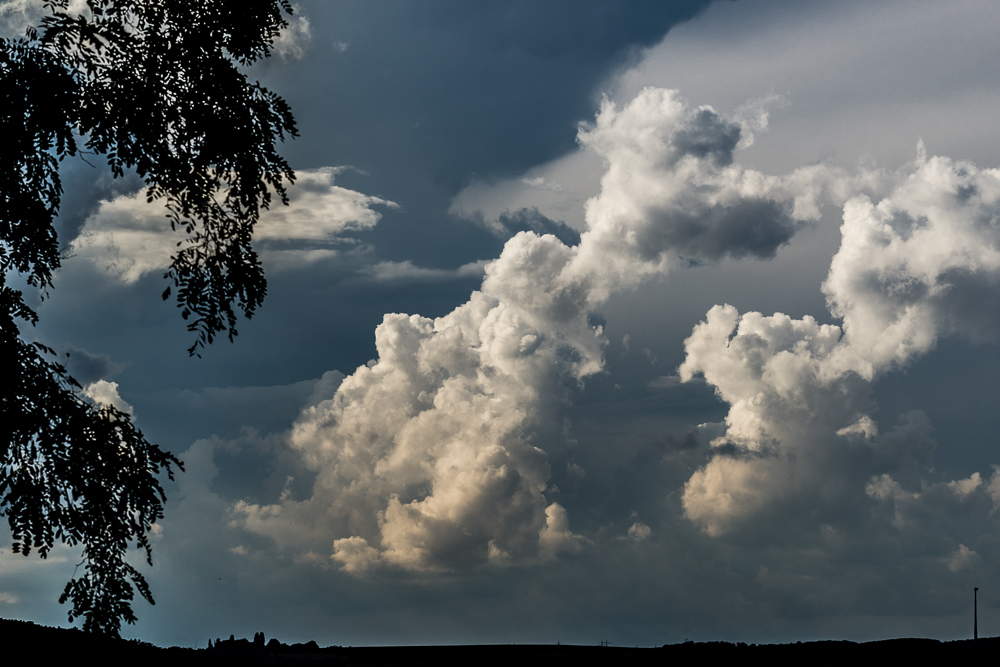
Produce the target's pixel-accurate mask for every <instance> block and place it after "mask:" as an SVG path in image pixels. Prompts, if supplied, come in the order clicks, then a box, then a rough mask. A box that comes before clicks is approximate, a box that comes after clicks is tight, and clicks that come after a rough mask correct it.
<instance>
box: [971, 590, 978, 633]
mask: <svg viewBox="0 0 1000 667" xmlns="http://www.w3.org/2000/svg"><path fill="white" fill-rule="evenodd" d="M972 639H973V640H975V641H977V642H978V641H979V588H978V587H977V588H973V589H972Z"/></svg>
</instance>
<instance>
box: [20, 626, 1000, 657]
mask: <svg viewBox="0 0 1000 667" xmlns="http://www.w3.org/2000/svg"><path fill="white" fill-rule="evenodd" d="M998 657H1000V638H997V637H991V638H986V639H980V640H979V641H978V642H974V641H972V640H967V641H952V642H940V641H937V640H934V639H888V640H883V641H875V642H865V643H861V644H859V643H856V642H849V641H817V642H796V643H794V644H744V643H737V644H732V643H728V642H686V643H683V644H667V645H665V646H661V647H658V648H636V647H627V646H598V645H595V646H573V645H565V644H562V645H552V644H544V645H539V644H499V645H482V646H392V647H344V646H329V647H326V648H320V646H319V645H318V644H317V643H316V642H314V641H311V642H307V643H305V644H284V643H282V642H280V641H278V640H277V639H274V638H272V639H270V640H269V641H266V642H265V638H264V633H262V632H258V633H257V634H256V635H254V638H253V639H252V640H250V639H236V638H235V637H233V636H232V635H230V637H229V639H215V640H211V641H208V642H206V647H205V648H197V649H196V648H180V647H176V646H174V647H171V648H161V647H159V646H154V645H153V644H149V643H147V642H142V641H138V640H134V639H133V640H126V639H110V638H106V637H102V636H99V635H93V634H88V633H84V632H82V631H80V630H78V629H76V628H71V629H65V628H50V627H46V626H42V625H36V624H34V623H30V622H27V621H9V620H4V619H0V662H2V664H4V665H7V664H10V665H20V664H53V663H55V662H57V661H58V662H61V663H65V664H71V665H74V667H76V666H90V665H126V664H127V665H130V667H154V666H158V665H184V666H185V667H188V666H191V667H198V666H200V665H234V666H235V665H310V666H312V665H316V666H321V665H337V666H338V667H352V666H355V665H357V666H358V667H390V666H393V667H397V666H403V665H414V666H417V667H420V666H424V665H426V666H427V667H432V666H433V667H439V666H440V665H442V664H470V665H477V667H478V666H479V665H484V666H487V667H489V666H493V665H496V666H497V667H499V666H501V665H503V666H504V667H510V666H511V665H516V666H517V667H531V666H533V665H539V666H544V667H552V665H553V663H557V664H560V665H566V664H568V665H574V664H575V665H580V666H581V667H583V666H584V665H591V664H602V665H603V664H614V665H625V666H627V665H641V666H644V665H650V666H653V665H655V666H656V667H665V666H669V665H685V664H698V663H700V662H702V661H706V660H734V659H735V660H742V661H754V662H759V661H767V662H766V663H765V664H768V665H769V667H770V666H771V665H796V666H797V667H798V666H800V665H810V666H811V665H843V664H850V665H852V667H853V666H854V665H876V664H878V665H910V664H912V665H982V664H991V665H996V663H997V662H998Z"/></svg>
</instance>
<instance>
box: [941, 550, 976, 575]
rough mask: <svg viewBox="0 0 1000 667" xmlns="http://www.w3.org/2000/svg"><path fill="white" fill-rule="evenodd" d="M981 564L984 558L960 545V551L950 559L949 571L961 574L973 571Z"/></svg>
mask: <svg viewBox="0 0 1000 667" xmlns="http://www.w3.org/2000/svg"><path fill="white" fill-rule="evenodd" d="M981 562H982V558H980V556H979V554H977V553H976V552H975V551H973V550H972V549H970V548H969V547H967V546H965V545H964V544H959V545H958V549H957V550H956V551H955V553H953V554H952V555H951V557H950V558H949V559H948V569H949V570H951V571H952V572H961V571H962V570H968V569H971V568H973V567H975V566H977V565H979V563H981Z"/></svg>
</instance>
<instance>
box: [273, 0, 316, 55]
mask: <svg viewBox="0 0 1000 667" xmlns="http://www.w3.org/2000/svg"><path fill="white" fill-rule="evenodd" d="M292 8H293V9H294V10H295V13H294V14H293V15H292V16H291V17H287V18H288V25H287V26H285V27H284V28H282V29H281V32H279V33H278V36H277V38H275V40H274V45H273V49H274V52H275V53H276V54H277V55H278V56H279V57H280V58H282V59H284V60H301V59H302V56H304V55H305V54H306V50H307V49H308V48H309V45H310V44H311V43H312V28H311V27H310V26H309V19H308V18H306V17H305V16H303V15H302V10H301V8H300V7H299V6H298V5H292Z"/></svg>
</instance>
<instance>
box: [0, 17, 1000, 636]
mask: <svg viewBox="0 0 1000 667" xmlns="http://www.w3.org/2000/svg"><path fill="white" fill-rule="evenodd" d="M934 7H936V5H930V4H928V5H926V6H925V5H923V4H920V3H918V4H917V5H914V4H913V3H905V2H904V3H887V4H886V5H884V6H881V7H880V8H878V9H873V8H871V7H869V5H867V4H860V3H843V4H842V5H840V6H838V7H837V8H829V7H827V6H826V5H819V4H812V3H805V4H804V5H803V4H802V3H790V4H787V5H786V4H785V3H765V4H761V3H753V2H748V3H742V2H741V3H717V4H713V5H711V6H710V7H707V10H706V8H705V6H703V5H702V4H696V3H692V4H691V5H681V4H671V5H670V7H669V8H667V9H664V8H662V6H661V3H650V4H649V5H646V4H632V5H626V6H620V5H619V4H617V3H615V4H612V3H607V4H605V3H582V4H580V3H565V4H562V3H542V4H540V5H539V4H537V3H487V4H482V3H478V4H468V3H444V2H442V3H393V4H388V3H387V4H384V5H383V4H372V3H304V4H303V5H302V7H301V11H300V17H301V18H300V19H299V20H298V22H297V23H296V24H295V26H294V30H293V31H291V32H290V33H289V34H288V35H286V36H285V37H284V38H283V41H282V48H281V51H282V53H283V54H284V55H283V56H282V57H279V58H276V59H275V60H273V61H272V62H270V63H268V64H267V65H266V66H264V67H262V68H260V70H258V71H255V72H254V74H255V75H257V76H260V77H262V79H263V80H264V81H265V82H266V83H267V84H268V85H270V86H272V87H274V88H275V89H277V90H278V91H279V92H280V93H281V94H283V95H284V96H286V98H287V99H288V100H289V101H290V102H291V104H292V106H293V109H295V110H296V112H297V115H298V118H299V120H300V127H301V130H302V134H303V138H302V139H301V140H299V141H297V142H295V143H292V144H289V145H288V146H287V147H286V155H288V156H289V159H290V162H291V164H292V166H293V167H294V168H295V169H296V170H297V171H298V172H299V184H298V185H297V186H296V188H295V189H294V190H293V191H292V200H293V201H292V206H290V207H289V208H288V209H284V210H281V211H275V212H274V213H273V214H271V215H270V216H269V217H267V219H265V221H264V222H263V223H262V225H261V234H260V240H259V243H260V248H261V253H262V256H263V258H264V262H265V264H266V266H267V268H268V269H269V279H270V281H271V283H270V284H271V289H270V292H269V294H268V299H267V302H266V304H265V307H264V308H263V310H262V311H261V313H260V315H259V317H256V318H255V319H254V320H253V321H252V322H248V323H244V324H243V325H242V326H241V327H240V331H241V333H240V336H239V337H238V339H237V342H236V343H235V344H233V345H228V344H222V345H217V346H215V347H214V348H213V349H211V350H210V351H209V354H206V355H205V359H202V360H190V359H187V358H186V357H184V356H183V350H184V348H185V347H186V345H187V344H188V341H187V339H186V338H185V333H184V331H183V326H182V322H181V321H180V320H179V318H177V317H176V314H175V313H173V312H171V310H172V309H170V308H169V307H166V306H164V305H163V304H161V303H159V302H158V300H157V299H156V295H157V294H158V293H159V291H160V290H161V289H162V286H161V285H160V273H161V269H162V266H163V265H164V258H165V257H166V256H167V255H168V254H169V244H170V239H169V237H168V236H166V235H164V234H163V231H162V225H160V217H159V216H160V215H161V213H160V212H159V211H158V210H157V209H156V208H155V207H149V206H147V205H146V204H145V202H144V198H142V197H141V196H136V193H137V188H136V185H135V184H134V183H132V182H129V181H125V182H118V183H115V182H112V181H110V180H109V179H108V178H107V177H106V176H105V175H104V174H103V173H102V172H101V171H100V170H92V169H90V168H89V167H86V166H85V165H79V164H74V165H72V166H71V174H70V178H69V179H68V189H67V190H68V194H67V200H66V201H67V210H66V212H65V214H64V216H63V219H62V222H61V224H62V225H63V227H62V230H63V238H64V240H65V243H66V244H67V247H68V248H69V250H70V251H71V252H72V253H73V254H74V255H75V257H74V258H73V259H71V260H70V261H68V262H67V265H66V267H65V270H64V271H63V273H62V275H61V276H60V279H59V282H58V284H57V286H56V290H55V291H54V293H53V295H52V298H50V299H48V300H46V301H45V302H44V304H43V305H42V306H41V314H42V318H43V324H42V325H41V326H40V327H39V330H38V331H37V335H38V336H39V337H40V338H41V339H43V340H45V341H46V342H48V343H50V344H55V345H61V346H62V347H61V348H60V350H61V351H62V352H69V353H70V357H69V360H70V362H69V363H70V369H71V371H72V372H73V373H76V374H77V375H78V377H79V378H80V379H81V381H83V382H84V383H85V384H87V391H88V395H89V396H91V397H92V398H93V399H94V400H104V401H120V402H122V404H127V405H128V406H131V407H132V409H133V410H134V414H135V415H136V418H137V419H138V422H139V424H140V425H142V426H143V427H144V428H145V429H146V431H147V433H148V434H149V435H150V436H151V437H153V438H154V439H155V440H157V441H159V442H161V443H163V444H164V445H166V446H167V447H168V448H169V449H172V450H173V451H175V452H177V453H179V454H181V455H182V458H183V459H184V460H185V462H186V465H187V470H188V472H187V473H185V474H184V475H182V476H181V477H180V478H179V480H178V481H177V482H176V483H174V484H170V485H169V486H168V496H169V497H170V502H169V504H168V507H167V516H166V517H165V519H164V520H163V521H162V522H161V523H160V524H159V528H158V532H157V535H156V536H155V537H154V540H155V542H154V548H155V555H156V565H155V566H154V568H153V570H152V572H151V573H150V577H149V578H150V581H151V583H152V585H153V588H154V593H155V594H156V598H157V602H158V603H157V605H156V606H155V607H151V608H150V607H140V609H139V610H138V611H139V616H140V623H139V625H138V626H136V627H135V628H134V630H133V631H134V633H135V634H136V636H140V637H142V638H144V639H148V640H152V641H156V642H161V643H179V644H188V645H191V644H196V643H197V644H199V645H201V644H203V643H204V642H205V641H207V639H208V637H209V636H211V637H216V636H224V635H226V634H227V633H235V634H237V635H240V634H244V635H249V633H251V632H256V631H260V630H263V631H264V632H265V634H266V635H267V636H269V637H270V636H278V637H280V638H281V639H283V640H285V641H304V640H308V639H316V640H317V641H319V642H320V643H330V644H332V643H338V644H354V645H357V644H365V643H371V644H380V643H393V644H398V643H436V642H511V641H513V642H555V641H557V640H559V641H563V642H579V643H592V642H594V641H596V640H599V639H610V640H611V641H612V642H614V643H622V644H635V643H639V644H646V645H650V644H657V643H664V642H673V641H680V640H682V639H684V638H685V637H691V638H695V639H699V640H702V639H705V640H707V639H728V640H742V641H756V642H761V641H781V640H794V639H809V638H822V637H833V638H851V639H868V638H877V637H888V636H896V635H925V636H933V637H939V638H952V637H959V636H965V635H966V634H968V630H969V628H968V626H969V625H970V622H971V618H970V616H971V614H970V610H969V602H970V600H969V598H970V597H971V596H970V595H969V592H970V591H969V590H968V589H969V588H971V587H972V586H974V585H975V586H979V587H980V589H981V590H980V593H982V595H981V596H980V617H979V620H980V629H981V630H982V631H983V633H984V634H989V633H993V634H996V632H998V631H1000V629H997V630H991V629H989V628H995V627H998V624H1000V596H994V597H991V596H992V595H993V594H991V593H989V591H991V590H993V589H994V588H996V589H997V590H1000V580H998V579H997V576H996V574H995V572H996V569H997V568H996V567H994V565H995V564H996V562H997V559H998V558H1000V526H998V525H997V516H996V508H997V507H998V506H1000V476H998V474H997V473H996V472H995V470H994V467H993V465H994V464H997V463H1000V456H997V455H996V453H995V443H994V442H993V440H994V439H995V438H994V437H993V435H994V434H995V433H996V429H997V426H998V424H997V418H996V417H995V416H994V415H995V414H996V411H995V410H994V409H993V407H992V403H993V402H994V399H995V396H996V395H997V390H998V389H1000V387H998V386H997V380H996V378H997V377H1000V374H998V372H1000V368H997V365H998V362H997V355H996V336H995V332H996V328H997V327H996V324H997V322H996V318H997V315H996V312H997V309H996V308H995V305H996V304H995V301H996V297H995V295H996V290H997V285H998V282H1000V240H998V239H1000V237H998V233H997V222H996V221H997V215H998V211H1000V203H998V202H1000V177H998V175H997V172H996V171H995V170H992V169H990V168H989V167H992V166H994V165H1000V151H997V150H994V151H993V152H987V153H985V154H983V153H982V149H978V150H980V153H977V154H974V155H971V157H972V158H974V162H970V161H966V158H968V157H970V156H969V155H967V154H966V153H964V152H962V149H963V148H966V147H968V146H969V142H967V141H965V140H964V139H963V138H962V136H964V135H961V133H960V131H959V130H958V129H956V128H959V127H966V126H968V125H969V119H975V118H977V117H978V114H981V113H983V112H982V109H984V108H988V107H990V106H991V105H992V104H993V103H994V100H993V99H992V94H991V93H990V92H989V91H988V90H987V88H988V87H987V86H984V85H982V84H983V81H984V79H982V77H981V76H973V75H968V76H967V77H966V80H965V83H964V84H963V85H960V84H959V83H956V82H955V81H954V80H948V81H941V80H936V79H935V80H926V79H920V77H919V76H918V74H915V73H914V72H913V71H911V69H910V68H911V65H912V63H911V61H910V59H907V58H903V57H899V58H897V57H896V56H895V55H894V54H896V53H904V54H905V53H909V52H910V50H911V47H912V49H916V48H917V47H916V46H914V45H921V46H922V45H924V44H926V43H927V41H928V40H934V39H936V40H938V41H939V42H940V44H941V48H940V49H938V52H940V53H950V54H952V55H951V56H949V57H948V58H945V60H948V59H949V58H951V59H954V60H955V61H956V62H959V61H961V62H985V61H990V58H992V57H993V56H995V55H997V54H996V53H995V51H996V50H997V47H996V46H995V45H993V41H994V40H992V39H990V40H986V39H985V38H984V35H983V33H982V29H981V26H983V25H989V24H990V23H989V22H990V21H991V20H993V19H995V18H996V17H995V16H994V14H995V12H996V10H995V9H993V7H992V6H990V5H977V4H975V3H968V4H965V5H961V6H960V8H959V9H956V10H954V11H951V12H950V13H945V14H941V13H940V12H939V11H938V10H936V9H934ZM755 12H761V13H763V15H764V16H765V18H766V19H767V20H764V19H759V18H758V19H755V18H753V17H754V16H755ZM921 12H923V14H922V13H921ZM925 14H926V16H925ZM817 17H820V18H822V20H818V19H817ZM688 19H691V20H688ZM673 26H676V27H674V28H673V29H671V28H672V27H673ZM668 30H670V31H669V33H668ZM859 30H860V31H861V32H862V33H865V31H873V33H877V34H881V35H888V36H889V37H888V38H887V39H888V42H887V43H886V44H883V46H881V47H880V46H879V44H881V43H882V42H878V43H867V42H864V43H862V44H858V45H854V46H853V47H849V46H838V45H839V44H840V42H839V41H838V40H840V39H841V38H842V36H843V35H845V34H857V32H858V31H859ZM664 34H666V38H665V39H663V41H662V43H658V42H659V40H660V39H661V38H663V36H664ZM865 34H866V33H865ZM647 47H648V48H647ZM880 49H881V50H880ZM858 53H863V54H864V61H863V64H865V65H866V67H858V66H856V64H857V63H856V61H857V58H858V57H859V56H858ZM779 54H780V57H778V55H779ZM845 63H847V64H850V63H855V66H853V67H846V65H845ZM845 67H846V69H845ZM913 67H915V66H913ZM938 67H939V68H940V67H944V68H945V69H947V67H945V66H944V65H938ZM956 67H957V65H956ZM845 71H848V72H850V73H851V74H850V76H848V75H845V74H844V72H845ZM886 71H892V72H894V73H895V74H896V80H898V81H901V82H903V83H901V84H900V85H899V86H898V87H896V88H892V89H890V90H887V92H886V99H887V100H889V101H890V102H891V103H890V102H887V107H886V108H885V109H881V108H880V107H879V105H878V104H877V103H874V104H873V103H872V102H871V95H870V92H871V90H873V89H877V85H876V83H878V82H877V81H876V82H875V83H873V82H872V80H873V77H874V78H875V79H879V80H881V77H882V76H883V75H882V74H880V72H886ZM734 81H735V82H736V83H734ZM737 85H738V86H743V88H744V89H745V90H742V89H741V90H742V92H740V93H739V95H740V96H739V97H733V95H734V94H735V93H733V90H734V87H735V86H737ZM674 88H680V90H679V91H678V90H674ZM944 89H946V92H947V93H948V96H950V99H959V100H963V105H959V106H949V105H947V104H945V103H941V104H939V103H938V102H937V100H938V99H939V98H941V97H942V94H941V93H942V90H944ZM859 91H860V92H859ZM602 93H607V96H606V97H602ZM945 97H947V96H945ZM900 99H907V100H909V101H908V104H909V106H910V107H914V106H916V107H918V108H922V109H923V115H922V116H921V115H920V114H915V115H913V116H908V117H907V118H906V122H907V123H913V124H915V125H918V126H920V127H926V128H927V129H926V130H925V131H920V132H914V133H911V134H908V135H906V136H905V137H903V138H902V139H901V141H902V142H904V143H905V145H903V146H902V147H900V146H897V145H890V143H889V142H888V141H887V140H886V139H885V137H887V136H894V135H892V133H893V132H895V131H896V130H897V128H898V126H899V124H900V120H899V116H898V115H895V114H894V110H895V109H896V108H897V107H896V106H894V105H895V104H896V102H897V101H898V100H900ZM831 100H835V104H836V105H840V106H839V107H838V108H840V109H842V110H844V112H843V113H840V114H839V115H836V116H831V115H830V114H829V113H826V108H827V107H829V106H830V105H831V104H834V102H831ZM709 104H711V105H714V106H708V105H709ZM921 105H923V106H921ZM858 108H864V109H867V111H866V112H865V114H866V115H864V117H863V118H860V119H859V118H858V117H857V115H856V114H852V113H849V111H850V110H852V109H858ZM959 109H960V110H959ZM973 125H974V123H973ZM990 127H992V126H990ZM977 131H978V132H980V133H989V132H994V131H993V130H992V129H989V128H985V129H979V130H977ZM918 135H922V136H923V139H924V144H921V145H920V146H919V147H916V146H917V139H918ZM830 137H842V138H844V140H843V144H842V146H843V148H840V149H839V150H840V151H841V152H837V153H836V154H835V155H832V154H831V152H830V150H829V143H828V142H829V138H830ZM990 142H992V144H993V145H1000V137H994V136H992V135H988V136H981V137H979V143H980V144H983V143H990ZM860 144H864V145H866V146H868V147H869V148H868V152H869V155H868V156H867V157H865V158H864V160H862V161H860V162H859V161H858V160H859V158H861V157H863V156H862V153H863V152H864V151H862V150H855V148H856V147H857V145H860ZM925 145H926V148H925V147H924V146H925ZM915 147H916V148H915ZM845 153H847V154H846V155H845ZM944 156H950V157H944ZM373 333H374V335H373ZM373 343H374V344H373ZM76 556H77V554H75V553H74V552H73V551H72V550H69V549H60V550H57V551H56V552H55V553H54V554H53V557H52V558H50V559H49V561H47V562H37V561H25V560H24V559H20V560H19V559H17V558H13V557H12V556H11V555H10V554H5V555H2V556H0V612H2V613H4V614H5V615H8V616H12V617H21V618H30V619H33V620H38V621H43V622H50V623H55V622H59V621H60V620H61V619H62V618H63V617H62V615H61V614H62V611H63V610H62V609H60V608H59V607H58V606H57V605H56V604H55V603H54V601H55V599H56V598H57V597H58V593H59V591H60V590H61V586H62V584H63V582H64V581H65V579H66V578H67V577H68V576H69V574H70V573H71V569H72V568H71V566H72V564H73V563H75V562H76V561H75V560H74V558H75V557H76ZM18 558H20V557H18ZM203 635H204V636H203Z"/></svg>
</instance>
